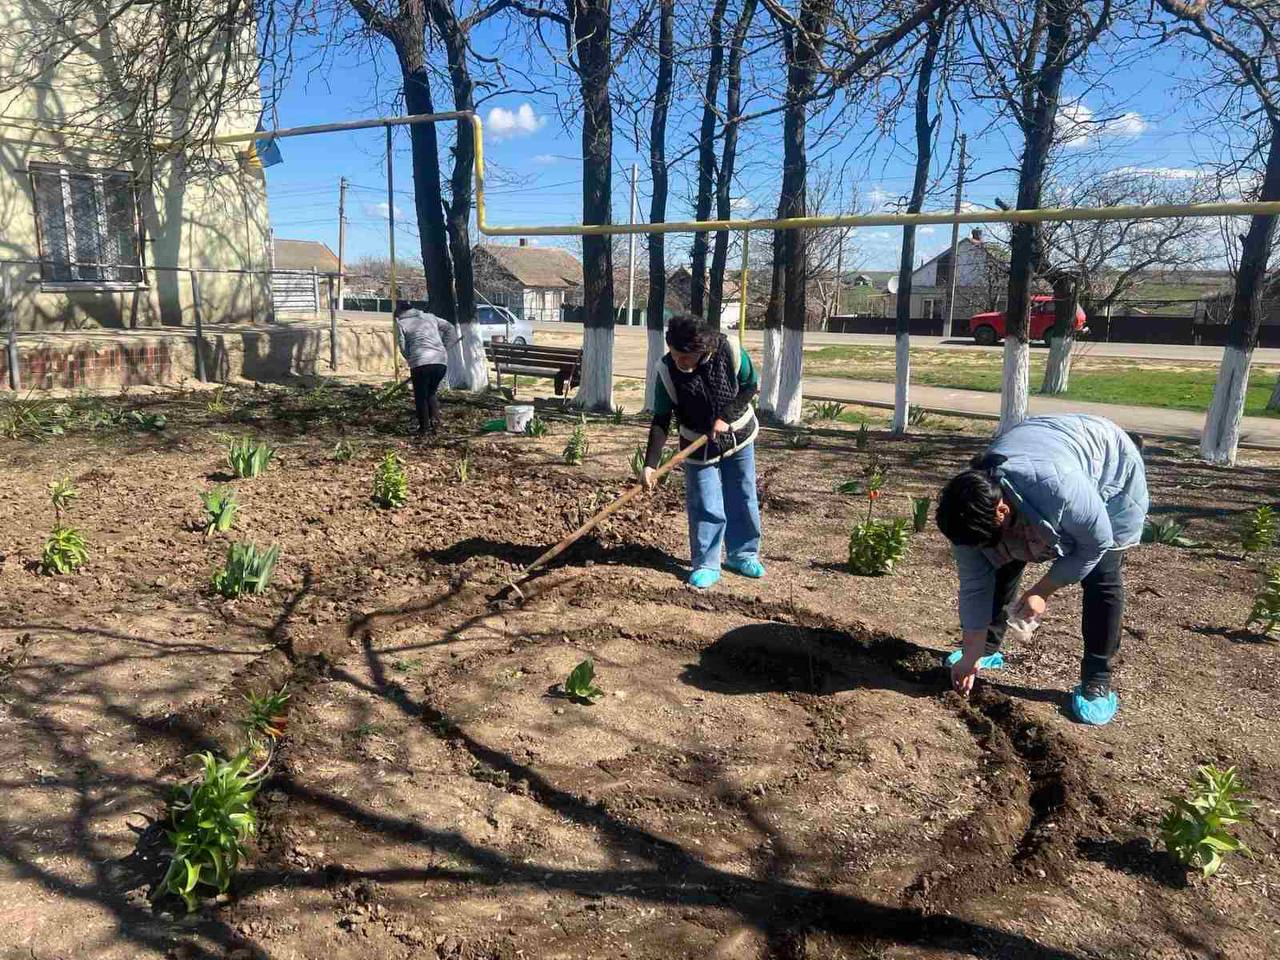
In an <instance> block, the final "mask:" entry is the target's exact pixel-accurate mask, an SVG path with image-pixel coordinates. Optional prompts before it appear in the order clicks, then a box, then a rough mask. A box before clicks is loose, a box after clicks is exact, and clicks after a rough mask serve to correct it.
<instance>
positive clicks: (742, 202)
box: [729, 197, 756, 212]
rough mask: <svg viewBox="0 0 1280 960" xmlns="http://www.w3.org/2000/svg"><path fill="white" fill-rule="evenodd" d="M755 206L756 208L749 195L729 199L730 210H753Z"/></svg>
mask: <svg viewBox="0 0 1280 960" xmlns="http://www.w3.org/2000/svg"><path fill="white" fill-rule="evenodd" d="M755 208H756V202H755V201H754V200H752V199H751V198H750V197H734V198H733V199H731V200H730V201H729V209H730V210H736V211H739V212H740V211H743V210H747V211H750V210H754V209H755Z"/></svg>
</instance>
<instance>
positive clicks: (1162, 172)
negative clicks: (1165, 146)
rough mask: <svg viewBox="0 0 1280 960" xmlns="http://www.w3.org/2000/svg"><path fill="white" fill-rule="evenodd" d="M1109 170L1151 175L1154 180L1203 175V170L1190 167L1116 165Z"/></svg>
mask: <svg viewBox="0 0 1280 960" xmlns="http://www.w3.org/2000/svg"><path fill="white" fill-rule="evenodd" d="M1111 172H1112V173H1115V174H1121V175H1125V174H1131V175H1134V176H1141V177H1151V178H1153V179H1156V180H1199V179H1200V178H1201V177H1203V176H1205V172H1204V171H1202V170H1195V169H1192V168H1190V167H1116V168H1115V169H1114V170H1112V171H1111Z"/></svg>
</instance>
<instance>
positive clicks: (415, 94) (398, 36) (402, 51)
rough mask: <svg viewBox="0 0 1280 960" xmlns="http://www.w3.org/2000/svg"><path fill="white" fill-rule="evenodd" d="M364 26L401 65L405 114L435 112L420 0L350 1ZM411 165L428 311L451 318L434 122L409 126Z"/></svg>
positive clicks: (453, 307) (452, 305) (451, 298)
mask: <svg viewBox="0 0 1280 960" xmlns="http://www.w3.org/2000/svg"><path fill="white" fill-rule="evenodd" d="M350 3H351V6H352V8H353V9H354V10H355V11H356V13H357V14H359V16H360V19H361V20H362V21H364V23H365V25H366V26H367V27H368V28H369V29H370V30H372V31H373V32H374V33H376V34H378V36H380V37H382V38H384V39H385V40H386V41H387V42H388V43H390V44H391V48H392V50H394V51H395V55H396V62H397V63H398V64H399V65H400V75H401V83H402V86H403V92H404V103H405V110H406V111H408V112H409V113H411V114H415V113H435V112H436V108H435V101H434V99H433V97H432V91H431V71H430V66H429V65H428V63H427V51H426V39H427V38H426V31H427V7H426V2H425V0H402V2H401V0H396V2H395V4H394V9H392V4H391V2H390V0H386V3H385V9H384V5H383V3H382V2H380V0H350ZM409 143H410V146H411V151H412V153H411V155H412V158H413V159H412V163H413V198H414V207H415V209H416V212H417V218H418V237H419V245H420V246H421V248H422V263H423V267H424V269H425V270H426V274H427V309H428V310H429V311H430V312H431V313H434V314H436V315H437V316H441V317H444V318H446V319H448V320H453V319H454V315H455V313H456V303H457V301H456V299H455V297H454V290H453V266H452V264H451V263H450V260H449V241H448V236H447V233H446V229H445V220H444V199H443V195H442V191H441V186H440V157H439V136H438V131H437V130H436V125H435V124H434V123H418V124H414V125H413V126H411V127H410V128H409Z"/></svg>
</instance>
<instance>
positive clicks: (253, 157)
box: [245, 120, 284, 170]
mask: <svg viewBox="0 0 1280 960" xmlns="http://www.w3.org/2000/svg"><path fill="white" fill-rule="evenodd" d="M258 129H259V130H265V129H266V127H264V126H263V125H262V121H261V120H259V121H258ZM245 162H246V163H247V164H248V165H249V166H251V167H255V168H257V169H259V170H261V169H262V168H263V167H274V166H275V165H276V164H277V163H284V157H282V156H281V155H280V144H278V143H277V142H276V141H275V138H274V137H271V138H265V139H262V140H254V141H253V142H252V143H251V144H250V145H249V152H248V153H247V154H246V155H245Z"/></svg>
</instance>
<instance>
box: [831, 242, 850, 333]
mask: <svg viewBox="0 0 1280 960" xmlns="http://www.w3.org/2000/svg"><path fill="white" fill-rule="evenodd" d="M838 234H839V237H840V245H839V246H838V247H836V289H835V295H834V296H833V297H832V305H831V311H830V312H831V314H834V315H837V316H838V315H839V314H840V281H841V280H842V279H843V277H844V242H845V239H846V238H847V237H848V234H847V233H846V232H845V231H843V230H840V231H838ZM830 327H831V318H830V316H828V317H827V328H828V329H830Z"/></svg>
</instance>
